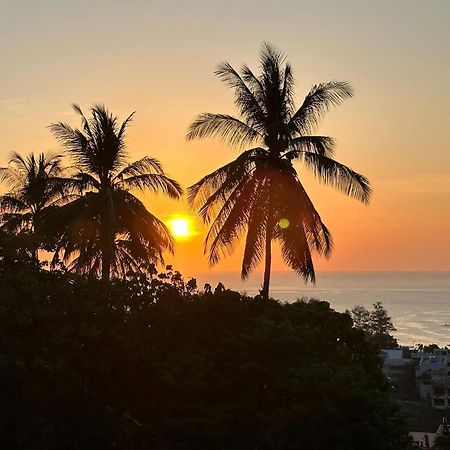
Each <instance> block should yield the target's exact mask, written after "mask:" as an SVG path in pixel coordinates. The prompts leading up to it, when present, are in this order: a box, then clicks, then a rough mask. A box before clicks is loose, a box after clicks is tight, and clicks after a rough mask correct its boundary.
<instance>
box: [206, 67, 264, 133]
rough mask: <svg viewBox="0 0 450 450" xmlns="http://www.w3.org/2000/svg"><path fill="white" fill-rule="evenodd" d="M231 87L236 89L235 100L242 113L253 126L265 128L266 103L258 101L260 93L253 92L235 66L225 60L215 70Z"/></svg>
mask: <svg viewBox="0 0 450 450" xmlns="http://www.w3.org/2000/svg"><path fill="white" fill-rule="evenodd" d="M214 73H215V75H217V76H218V77H219V78H220V79H221V80H222V81H224V82H225V83H226V84H227V85H228V86H229V87H231V88H232V89H234V101H235V104H236V106H237V107H238V109H239V112H240V114H241V115H242V116H243V117H244V119H245V120H246V122H247V123H249V124H251V126H252V128H255V129H261V130H262V129H264V127H265V123H266V111H265V110H264V105H263V104H261V103H260V102H259V101H258V97H259V95H258V93H257V92H256V93H254V92H252V89H250V87H249V86H247V84H246V83H245V81H244V80H243V79H242V77H241V76H240V75H239V74H238V73H237V72H236V70H234V69H233V67H232V66H231V65H230V64H229V63H227V62H224V63H222V64H220V65H219V66H218V67H217V69H216V71H215V72H214Z"/></svg>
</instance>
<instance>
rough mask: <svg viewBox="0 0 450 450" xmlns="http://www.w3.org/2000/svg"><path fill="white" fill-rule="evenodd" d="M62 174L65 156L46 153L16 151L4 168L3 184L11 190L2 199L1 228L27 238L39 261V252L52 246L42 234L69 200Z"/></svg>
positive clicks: (0, 197) (29, 248)
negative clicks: (48, 219)
mask: <svg viewBox="0 0 450 450" xmlns="http://www.w3.org/2000/svg"><path fill="white" fill-rule="evenodd" d="M62 172H63V169H62V165H61V156H59V155H45V154H44V153H40V154H39V155H37V156H36V155H35V154H34V153H30V154H29V155H28V156H26V157H23V156H21V155H20V154H18V153H16V152H14V153H12V154H11V159H10V162H9V165H8V167H2V168H0V182H4V183H5V184H6V185H7V186H8V188H9V189H10V191H9V192H6V193H5V194H3V195H1V196H0V229H1V230H2V231H5V232H9V233H13V234H14V233H15V234H18V233H20V234H21V236H22V237H25V236H27V238H26V239H24V244H26V246H27V249H28V251H30V252H31V254H32V255H33V257H34V259H35V260H36V261H37V259H38V255H37V251H38V249H39V248H40V247H43V246H49V245H50V242H46V241H45V239H44V237H43V233H42V232H43V228H45V225H46V223H45V218H46V215H47V214H48V212H49V210H52V209H54V208H57V207H58V206H60V205H61V204H62V202H63V201H64V200H65V199H66V198H67V196H66V192H65V190H64V183H63V180H62V178H61V175H62Z"/></svg>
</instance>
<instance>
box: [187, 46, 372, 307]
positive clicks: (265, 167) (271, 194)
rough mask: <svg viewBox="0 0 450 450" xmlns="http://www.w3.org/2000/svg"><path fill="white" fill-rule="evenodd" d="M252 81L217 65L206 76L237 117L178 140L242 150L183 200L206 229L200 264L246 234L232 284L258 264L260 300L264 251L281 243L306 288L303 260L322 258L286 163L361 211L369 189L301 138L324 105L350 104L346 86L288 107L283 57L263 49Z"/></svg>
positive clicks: (310, 212)
mask: <svg viewBox="0 0 450 450" xmlns="http://www.w3.org/2000/svg"><path fill="white" fill-rule="evenodd" d="M260 64H261V74H260V75H259V76H256V75H254V74H253V72H252V71H251V70H250V68H249V67H248V66H246V65H245V64H244V65H243V66H242V68H241V71H240V73H238V72H237V71H236V70H235V69H234V68H233V67H232V66H231V65H230V64H228V63H223V64H221V65H220V66H219V67H218V69H217V70H216V72H215V74H216V75H217V76H218V77H219V78H220V79H221V80H222V81H224V82H225V83H226V84H227V85H228V86H229V87H231V88H232V89H233V90H234V92H235V104H236V106H237V108H238V110H239V113H240V118H236V117H233V116H230V115H226V114H212V113H205V114H201V115H200V116H198V117H197V118H196V120H195V121H194V122H193V123H192V124H191V126H190V128H189V131H188V134H187V139H188V140H192V139H197V138H205V137H214V136H215V137H219V138H221V139H222V140H223V141H225V142H227V143H229V144H231V145H232V146H235V147H237V148H239V149H243V148H245V147H246V146H252V148H250V149H248V150H245V151H243V152H242V153H241V154H240V155H239V156H238V157H237V158H236V159H235V160H234V161H232V162H231V163H229V164H226V165H225V166H223V167H221V168H219V169H217V170H216V171H214V172H212V173H210V174H209V175H207V176H205V177H204V178H202V179H201V180H200V181H198V182H197V183H196V184H194V185H193V186H191V187H190V188H189V201H190V204H191V206H192V207H194V208H198V209H199V214H200V215H201V217H202V219H203V221H204V222H205V223H206V224H210V229H209V232H208V234H207V237H206V240H205V252H208V256H209V261H210V263H211V264H212V265H214V264H216V263H217V262H218V261H219V260H220V259H221V257H224V256H226V255H228V254H229V253H231V252H232V250H233V248H234V245H235V244H236V242H237V240H238V239H239V238H240V237H241V236H242V235H243V234H244V233H245V232H246V240H245V250H244V257H243V262H242V272H241V276H242V278H243V279H245V278H247V277H248V275H249V273H250V271H251V270H252V269H254V268H255V267H256V266H257V264H258V263H259V262H260V261H261V259H262V257H263V255H265V270H264V283H263V288H262V291H261V294H262V296H263V297H264V298H268V296H269V282H270V268H271V254H272V253H271V244H272V241H273V240H276V241H279V242H280V243H281V249H282V255H283V259H284V262H285V263H286V264H287V265H288V266H289V267H291V268H292V269H294V270H295V271H296V272H297V273H298V274H299V275H301V276H302V277H303V278H304V279H305V280H311V281H314V280H315V274H314V266H313V260H312V253H313V252H317V253H318V254H322V255H325V256H329V255H330V253H331V249H332V239H331V235H330V232H329V231H328V229H327V227H326V226H325V225H324V223H323V222H322V220H321V218H320V216H319V214H318V212H317V211H316V209H315V208H314V205H313V203H312V202H311V200H310V198H309V196H308V194H307V193H306V191H305V189H304V187H303V185H302V183H301V181H300V179H299V177H298V174H297V172H296V170H295V168H294V167H293V161H299V162H301V163H303V164H304V165H306V166H307V167H308V168H309V169H311V170H312V172H313V173H314V174H315V175H316V176H317V178H318V179H319V180H320V181H322V182H324V183H326V184H329V185H331V186H333V187H335V188H337V189H339V190H341V191H343V192H344V193H345V194H347V195H348V196H350V197H354V198H356V199H358V200H360V201H362V202H363V203H367V202H368V201H369V198H370V192H371V189H370V186H369V182H368V180H367V179H366V178H365V177H364V176H362V175H360V174H358V173H356V172H354V171H353V170H351V169H350V168H349V167H347V166H345V165H343V164H341V163H339V162H337V161H336V160H334V159H333V153H334V141H333V139H332V138H330V137H327V136H310V135H309V133H310V132H311V131H312V130H313V129H314V128H315V127H316V126H317V124H318V122H319V120H320V118H321V117H322V116H323V115H324V113H325V112H327V111H328V109H329V108H330V107H331V106H337V105H339V104H340V103H341V102H342V101H343V100H345V99H346V98H349V97H351V96H352V90H351V87H350V85H349V84H348V83H347V82H341V81H331V82H329V83H323V84H318V85H315V86H313V87H312V89H311V90H310V92H309V93H308V95H307V96H306V98H305V100H304V102H303V104H302V105H301V106H300V108H298V109H296V108H295V106H294V92H293V86H294V78H293V74H292V69H291V66H290V65H289V64H288V63H285V56H284V55H283V53H281V52H279V51H277V50H276V49H274V47H272V46H271V45H270V44H267V43H265V44H264V45H263V47H262V50H261V53H260Z"/></svg>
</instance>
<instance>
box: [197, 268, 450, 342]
mask: <svg viewBox="0 0 450 450" xmlns="http://www.w3.org/2000/svg"><path fill="white" fill-rule="evenodd" d="M196 278H197V282H198V285H199V287H200V288H202V287H203V284H204V283H210V284H211V285H212V286H213V288H214V287H215V286H216V285H217V283H218V282H219V281H221V282H222V283H223V284H224V285H225V286H226V287H227V288H230V289H233V290H237V291H240V292H246V293H247V294H249V295H255V294H257V293H258V291H259V289H260V287H261V282H262V274H261V273H255V274H253V275H252V276H251V278H250V279H249V280H248V281H246V282H242V281H241V280H240V279H239V275H238V274H237V273H236V272H233V273H231V272H219V271H211V272H209V273H203V274H201V275H200V276H197V277H196ZM270 294H271V296H272V297H273V298H276V299H279V300H281V301H286V302H292V301H295V300H296V299H299V298H303V297H305V298H316V299H320V300H326V301H327V302H329V303H330V305H331V307H332V308H333V309H335V310H336V311H345V310H346V309H351V308H352V307H353V306H354V305H363V306H365V307H367V308H371V306H372V304H373V303H375V302H377V301H380V302H382V303H383V305H384V307H385V308H386V309H387V310H388V313H389V315H390V316H391V317H392V321H393V323H394V326H395V328H396V329H397V331H396V332H395V333H394V335H395V337H396V338H397V339H398V341H399V343H400V344H402V345H414V344H417V343H422V344H431V343H436V344H438V345H441V346H444V345H450V272H319V273H318V274H317V281H316V284H315V285H311V284H307V285H305V284H304V282H303V281H302V280H301V278H299V277H298V276H296V275H295V274H294V273H292V272H273V273H272V278H271V292H270ZM446 324H447V326H446Z"/></svg>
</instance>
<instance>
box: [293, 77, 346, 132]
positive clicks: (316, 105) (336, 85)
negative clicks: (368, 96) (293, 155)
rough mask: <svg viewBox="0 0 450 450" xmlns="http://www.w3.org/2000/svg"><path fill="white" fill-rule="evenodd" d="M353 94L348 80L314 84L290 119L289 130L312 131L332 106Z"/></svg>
mask: <svg viewBox="0 0 450 450" xmlns="http://www.w3.org/2000/svg"><path fill="white" fill-rule="evenodd" d="M352 96H353V90H352V88H351V86H350V84H349V83H348V82H346V81H330V82H328V83H321V84H317V85H315V86H313V87H312V89H311V90H310V92H309V93H308V95H307V96H306V98H305V100H304V101H303V104H302V105H301V106H300V108H299V109H298V110H297V111H296V112H295V114H294V115H293V116H292V117H291V119H290V120H289V123H288V127H289V130H290V131H291V132H297V133H299V134H300V135H305V134H308V133H310V132H311V131H312V130H313V129H314V128H315V127H316V126H317V124H318V122H319V120H320V119H321V118H322V116H323V115H324V114H325V113H326V112H327V111H328V110H329V109H330V108H331V107H332V106H337V105H340V104H341V103H342V102H343V101H344V100H345V99H347V98H350V97H352Z"/></svg>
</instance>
